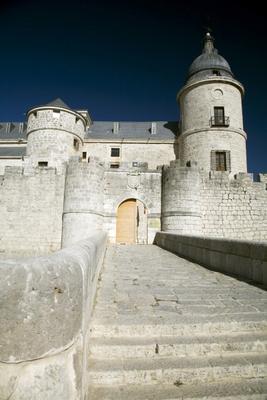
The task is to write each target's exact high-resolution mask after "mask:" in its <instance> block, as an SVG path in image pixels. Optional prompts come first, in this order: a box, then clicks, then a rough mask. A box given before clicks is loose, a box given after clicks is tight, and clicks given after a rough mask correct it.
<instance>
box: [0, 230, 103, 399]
mask: <svg viewBox="0 0 267 400" xmlns="http://www.w3.org/2000/svg"><path fill="white" fill-rule="evenodd" d="M105 247H106V234H105V233H103V232H98V233H96V232H95V234H94V235H92V236H91V237H89V238H87V239H86V240H84V241H82V242H79V243H77V244H76V245H75V246H72V247H70V248H66V249H64V250H61V251H58V252H56V253H54V254H53V255H51V256H49V257H40V258H32V259H25V260H21V259H18V260H6V261H2V262H0V286H1V290H0V296H1V304H2V306H1V325H0V337H1V346H0V398H1V399H6V398H9V396H11V395H12V399H14V400H16V399H37V398H38V399H48V398H51V399H52V398H54V399H62V400H63V399H64V400H65V399H82V398H83V379H84V374H85V369H86V357H87V354H86V346H87V333H88V323H89V319H90V312H91V308H92V303H93V298H94V294H95V287H96V282H97V279H98V274H99V270H100V266H101V265H102V259H103V256H104V252H105Z"/></svg>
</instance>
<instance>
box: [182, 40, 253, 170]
mask: <svg viewBox="0 0 267 400" xmlns="http://www.w3.org/2000/svg"><path fill="white" fill-rule="evenodd" d="M243 94H244V88H243V86H242V84H241V83H240V82H238V81H237V80H236V79H235V78H234V76H233V73H232V71H231V68H230V66H229V64H228V62H227V61H226V60H225V59H224V58H223V57H222V56H221V55H219V54H218V51H217V50H216V49H215V48H214V39H213V38H212V37H211V35H210V34H209V33H207V34H206V36H205V39H204V48H203V52H202V54H201V55H200V56H199V57H197V58H196V59H195V60H194V61H193V63H192V64H191V66H190V68H189V72H188V77H187V81H186V84H185V86H184V87H183V88H182V89H181V90H180V92H179V93H178V95H177V100H178V102H179V105H180V113H181V117H180V119H181V122H180V131H181V135H180V138H179V148H180V160H181V165H182V166H186V165H190V164H191V163H192V162H197V165H198V167H199V168H203V169H204V170H207V171H210V170H215V171H216V170H217V171H229V172H231V173H232V174H236V173H238V172H246V171H247V161H246V133H245V132H244V130H243V115H242V96H243Z"/></svg>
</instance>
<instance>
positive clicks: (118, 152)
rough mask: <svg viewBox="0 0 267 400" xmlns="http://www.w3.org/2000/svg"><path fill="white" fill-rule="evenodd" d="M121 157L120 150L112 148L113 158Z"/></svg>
mask: <svg viewBox="0 0 267 400" xmlns="http://www.w3.org/2000/svg"><path fill="white" fill-rule="evenodd" d="M119 156H120V148H119V147H112V149H111V157H119Z"/></svg>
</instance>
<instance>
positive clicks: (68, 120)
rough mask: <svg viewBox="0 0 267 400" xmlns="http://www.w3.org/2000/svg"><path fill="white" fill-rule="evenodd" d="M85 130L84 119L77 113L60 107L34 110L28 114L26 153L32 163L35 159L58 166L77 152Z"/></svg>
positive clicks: (78, 152)
mask: <svg viewBox="0 0 267 400" xmlns="http://www.w3.org/2000/svg"><path fill="white" fill-rule="evenodd" d="M84 132H85V125H84V121H83V120H82V118H81V117H79V116H78V114H77V113H74V112H71V111H68V110H60V109H57V110H53V109H41V110H38V111H34V110H33V111H32V112H30V114H29V117H28V125H27V140H28V142H27V156H30V158H31V161H32V164H33V165H34V166H36V165H38V161H47V162H48V166H50V165H51V166H59V165H60V164H61V163H62V162H64V161H68V159H69V157H71V156H74V155H76V154H80V151H81V146H82V138H83V136H84ZM74 139H75V140H77V145H76V146H74Z"/></svg>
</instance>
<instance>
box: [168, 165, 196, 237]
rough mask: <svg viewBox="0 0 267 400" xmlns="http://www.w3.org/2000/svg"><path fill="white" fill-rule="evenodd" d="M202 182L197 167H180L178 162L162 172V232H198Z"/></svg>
mask: <svg viewBox="0 0 267 400" xmlns="http://www.w3.org/2000/svg"><path fill="white" fill-rule="evenodd" d="M200 187H201V178H200V175H199V171H198V169H197V168H196V167H191V168H188V167H180V166H179V161H176V162H172V163H171V164H170V166H169V167H164V169H163V187H162V230H163V231H166V232H176V233H180V234H183V233H188V234H193V233H195V234H197V233H198V234H199V233H200V232H201V205H200Z"/></svg>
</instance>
